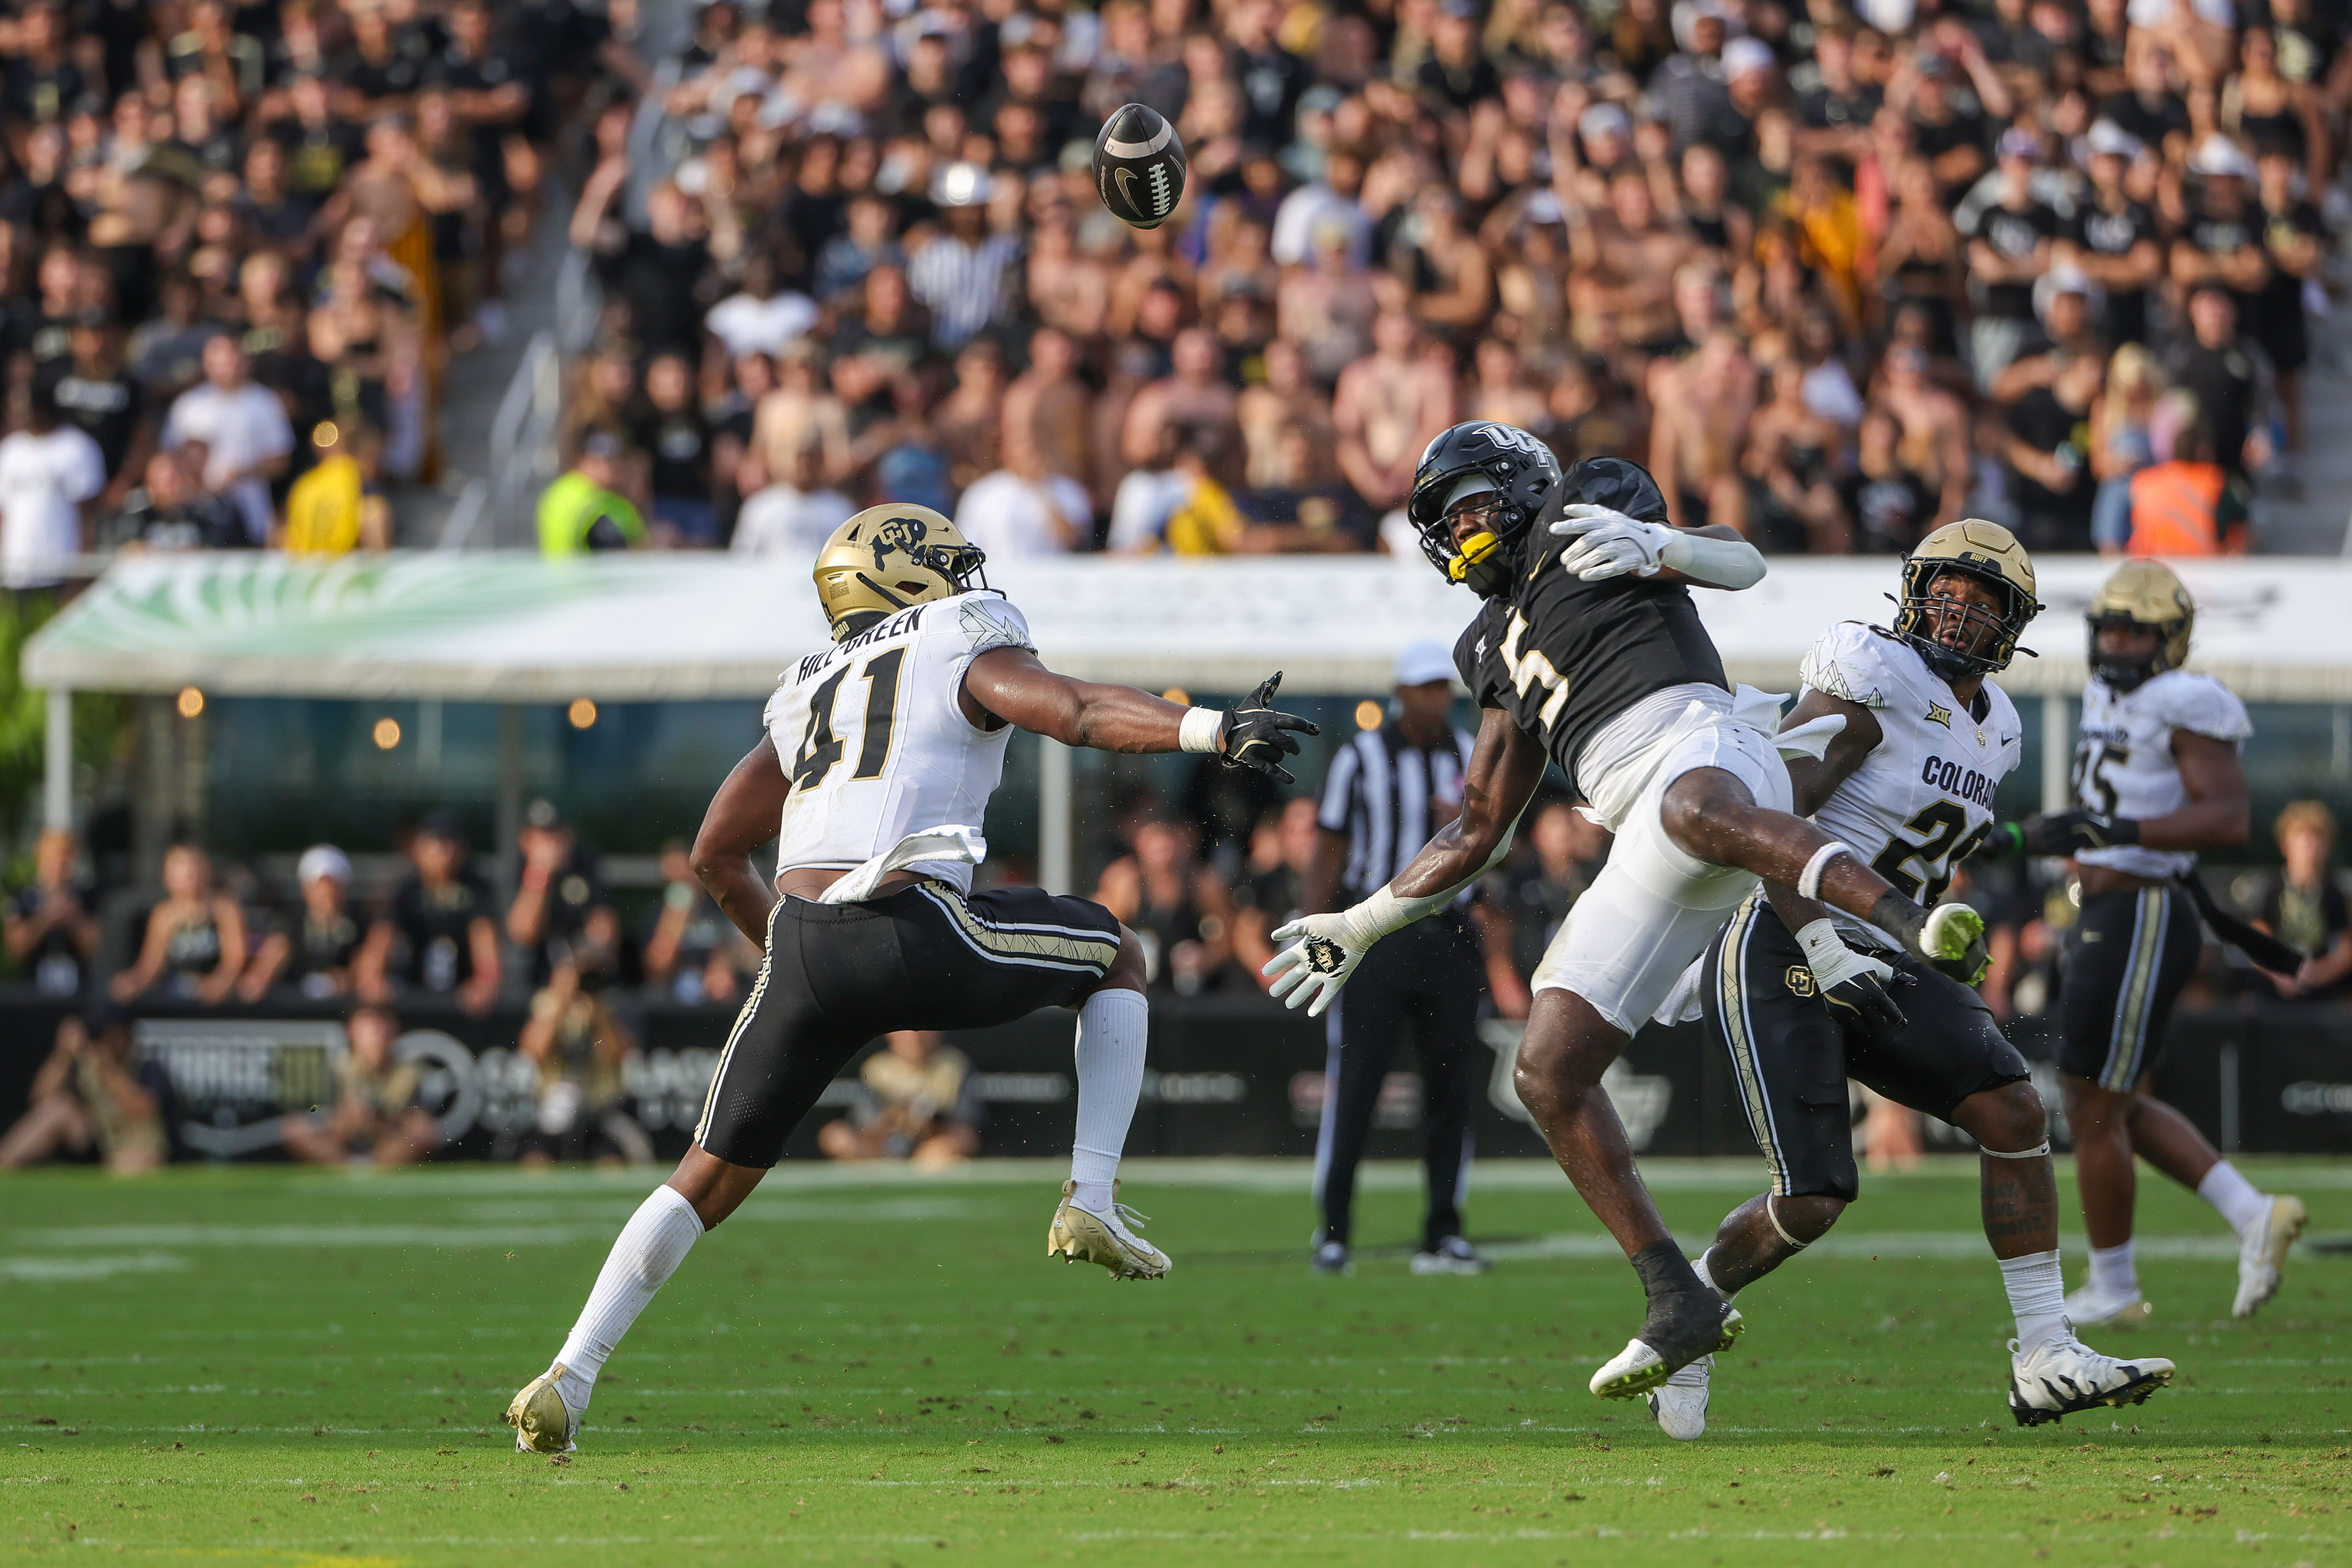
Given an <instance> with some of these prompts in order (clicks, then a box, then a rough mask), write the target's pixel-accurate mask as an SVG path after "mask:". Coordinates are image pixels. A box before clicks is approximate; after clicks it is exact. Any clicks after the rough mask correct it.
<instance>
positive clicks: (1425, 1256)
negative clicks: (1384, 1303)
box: [1412, 1236, 1495, 1274]
mask: <svg viewBox="0 0 2352 1568" xmlns="http://www.w3.org/2000/svg"><path fill="white" fill-rule="evenodd" d="M1494 1267H1495V1266H1494V1265H1493V1264H1492V1263H1489V1262H1488V1261H1487V1260H1486V1259H1485V1258H1481V1257H1479V1256H1478V1249H1477V1248H1476V1247H1473V1246H1471V1245H1470V1244H1469V1243H1468V1242H1466V1241H1465V1240H1463V1239H1462V1238H1461V1237H1458V1236H1449V1237H1446V1238H1445V1239H1444V1240H1443V1241H1441V1242H1439V1243H1438V1244H1437V1245H1436V1246H1435V1247H1431V1248H1430V1249H1429V1250H1428V1251H1426V1252H1416V1253H1414V1254H1413V1255H1412V1271H1413V1272H1414V1273H1415V1274H1484V1273H1486V1271H1487V1270H1488V1269H1490V1268H1494Z"/></svg>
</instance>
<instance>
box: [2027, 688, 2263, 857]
mask: <svg viewBox="0 0 2352 1568" xmlns="http://www.w3.org/2000/svg"><path fill="white" fill-rule="evenodd" d="M2175 730H2186V731H2189V733H2190V734H2192V735H2204V736H2208V737H2210V738H2211V739H2213V740H2216V741H2222V742H2228V743H2229V744H2230V745H2231V746H2234V747H2236V748H2238V749H2239V750H2241V751H2242V750H2244V749H2245V744H2246V737H2247V736H2249V735H2251V734H2252V733H2253V732H2254V726H2253V721H2252V720H2250V719H2249V718H2247V716H2246V705H2245V704H2244V703H2242V702H2241V701H2239V700H2238V698H2237V694H2236V693H2235V692H2233V691H2231V689H2229V688H2228V687H2226V686H2224V685H2222V684H2221V682H2220V681H2218V680H2216V679H2213V678H2212V677H2211V676H2210V675H2200V674H2198V673H2196V672H2195V671H2192V670H2187V669H2168V670H2166V671H2164V672H2163V673H2162V674H2161V675H2156V676H2152V677H2150V678H2149V679H2147V680H2144V681H2142V682H2140V683H2139V684H2138V685H2137V686H2136V687H2134V688H2132V689H2130V690H2129V691H2117V690H2116V689H2114V688H2113V687H2111V686H2109V685H2108V684H2107V683H2106V682H2105V681H2104V680H2101V679H2098V678H2096V677H2093V678H2092V680H2091V683H2090V685H2088V686H2086V687H2084V689H2083V728H2082V732H2081V734H2080V735H2079V736H2078V737H2077V738H2076V740H2075V742H2074V771H2073V773H2072V775H2071V778H2072V782H2073V784H2074V801H2075V804H2076V805H2082V806H2085V807H2088V808H2089V809H2090V810H2092V811H2095V812H2097V813H2098V814H2099V815H2100V816H2125V817H2129V818H2131V819H2132V820H2133V821H2135V822H2139V821H2145V820H2147V818H2148V817H2151V816H2168V815H2169V814H2170V813H2172V812H2176V811H2179V809H2180V808H2181V807H2182V806H2184V805H2188V804H2189V790H2188V787H2187V786H2186V785H2184V784H2182V783H2181V782H2180V764H2179V763H2178V762H2177V761H2175V760H2174V758H2173V755H2172V732H2173V731H2175ZM2076 858H2077V859H2078V860H2080V861H2081V862H2082V863H2083V864H2084V865H2085V866H2107V867H2112V868H2115V869H2116V870H2118V871H2125V872H2128V873H2129V874H2131V875H2132V876H2135V877H2158V878H2162V877H2174V876H2178V875H2179V874H2180V873H2181V872H2183V871H2186V870H2188V869H2189V868H2190V867H2191V866H2194V865H2196V864H2197V857H2196V855H2195V854H2194V853H2193V852H2191V851H2189V850H2183V849H2149V848H2147V847H2143V846H2141V845H2137V844H2119V845H2117V846H2116V847H2114V848H2112V849H2087V850H2084V852H2083V853H2082V854H2081V855H2079V856H2077V857H2076Z"/></svg>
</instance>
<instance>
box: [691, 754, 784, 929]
mask: <svg viewBox="0 0 2352 1568" xmlns="http://www.w3.org/2000/svg"><path fill="white" fill-rule="evenodd" d="M791 793H792V781H791V780H789V779H787V778H785V777H784V765H783V763H782V760H781V759H779V758H778V757H777V755H776V748H775V744H774V742H772V741H770V740H769V739H768V737H767V736H765V735H762V736H761V737H760V743H759V744H758V745H756V746H754V747H752V748H751V751H750V752H746V753H745V754H744V757H743V760H742V761H741V762H740V763H736V764H735V769H734V771H733V772H732V773H729V774H728V775H727V780H726V782H725V783H724V784H720V785H719V793H718V794H717V795H712V796H711V797H710V809H709V811H706V812H704V813H703V814H702V827H701V830H700V831H699V832H698V833H696V834H695V836H694V874H695V876H697V877H698V878H699V879H701V881H702V885H703V886H704V887H705V888H707V889H709V891H710V896H711V897H712V898H714V899H716V900H719V908H720V909H722V910H726V911H727V918H728V919H729V920H730V921H734V922H735V929H736V930H737V931H741V932H742V933H743V934H744V935H745V936H748V937H750V938H751V940H752V942H755V943H757V944H758V945H759V946H761V947H762V948H764V947H766V946H767V945H768V913H769V911H770V910H771V909H772V908H773V907H774V904H775V896H774V894H772V892H771V891H770V890H769V888H768V881H767V879H766V878H764V877H762V876H761V875H760V872H759V868H757V867H755V866H753V865H752V864H751V851H752V850H754V849H757V848H758V847H760V846H761V845H762V844H765V843H766V842H768V840H769V839H771V838H773V837H775V836H776V833H777V829H778V826H779V825H780V824H781V823H782V821H783V816H784V797H785V796H786V795H790V794H791Z"/></svg>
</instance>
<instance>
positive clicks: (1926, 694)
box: [1803, 621, 2025, 947]
mask: <svg viewBox="0 0 2352 1568" xmlns="http://www.w3.org/2000/svg"><path fill="white" fill-rule="evenodd" d="M1803 678H1804V682H1805V684H1806V685H1807V686H1810V687H1811V688H1812V689H1814V690H1816V691H1819V692H1821V693H1822V694H1823V695H1825V696H1829V697H1835V698H1839V699H1841V700H1844V701H1847V702H1855V703H1859V704H1861V705H1862V706H1863V707H1864V708H1867V709H1869V710H1871V712H1872V713H1873V714H1874V716H1875V717H1876V718H1877V720H1878V728H1879V733H1880V735H1881V736H1882V737H1883V738H1882V739H1881V740H1880V741H1879V743H1878V745H1877V746H1876V747H1875V748H1874V749H1873V750H1872V752H1871V753H1870V755H1869V756H1867V757H1865V758H1864V759H1863V762H1862V765H1861V766H1860V767H1858V768H1856V769H1854V771H1853V773H1849V774H1848V775H1846V778H1845V781H1844V782H1843V783H1842V784H1839V785H1838V787H1837V789H1836V790H1835V791H1834V792H1832V795H1830V798H1829V799H1828V800H1827V801H1826V802H1824V803H1823V804H1822V808H1821V809H1820V810H1819V811H1817V812H1815V813H1814V814H1813V820H1814V821H1815V822H1817V823H1819V824H1820V825H1821V827H1822V831H1823V832H1825V833H1827V834H1829V835H1830V836H1831V837H1833V838H1836V839H1837V840H1838V841H1839V842H1840V843H1843V844H1846V845H1850V846H1851V847H1853V849H1854V850H1855V851H1856V852H1857V853H1859V854H1860V855H1861V856H1862V858H1864V860H1867V861H1868V862H1870V868H1871V869H1872V870H1874V871H1876V872H1877V873H1878V874H1879V875H1880V876H1882V877H1884V878H1885V879H1887V880H1888V881H1889V882H1892V883H1893V884H1894V885H1895V891H1896V892H1899V893H1901V894H1902V895H1903V896H1904V897H1905V898H1907V899H1912V900H1916V901H1917V902H1919V903H1921V904H1925V905H1928V906H1930V907H1932V906H1933V905H1934V904H1935V903H1936V901H1937V900H1939V899H1941V898H1942V897H1943V896H1944V889H1945V888H1946V887H1947V886H1948V884H1949V883H1950V882H1951V879H1952V868H1953V867H1955V866H1957V865H1958V864H1959V863H1960V862H1961V861H1962V860H1965V859H1967V858H1968V857H1969V851H1971V850H1973V849H1974V848H1975V847H1977V841H1978V840H1979V839H1980V838H1982V837H1984V836H1985V832H1986V830H1987V829H1988V828H1990V826H1992V821H1993V792H1994V791H1995V790H1997V789H1999V788H2000V781H2001V780H2002V779H2003V778H2005V777H2006V776H2008V773H2009V771H2010V770H2011V768H2014V767H2015V766H2017V763H2018V759H2019V758H2020V757H2021V756H2022V755H2023V754H2024V745H2025V738H2024V730H2023V728H2022V726H2021V725H2020V724H2019V722H2018V718H2017V708H2016V706H2015V704H2013V703H2011V701H2010V700H2009V694H2008V693H2007V692H2005V691H2003V690H2001V689H2000V687H1998V686H1996V685H1994V684H1993V683H1992V682H1991V681H1990V680H1987V681H1986V682H1985V683H1984V686H1983V688H1982V689H1981V690H1980V691H1979V693H1978V698H1977V712H1980V713H1981V714H1982V715H1983V717H1981V718H1979V717H1977V714H1976V713H1973V712H1971V711H1970V710H1969V707H1968V705H1967V704H1966V703H1963V702H1962V701H1961V700H1959V699H1958V698H1957V697H1955V696H1954V695H1952V689H1951V687H1950V686H1949V685H1948V683H1947V682H1946V681H1945V679H1944V678H1943V677H1942V676H1939V675H1937V673H1936V672H1935V671H1934V670H1932V669H1930V668H1927V660H1926V659H1924V658H1921V657H1920V656H1919V651H1918V650H1917V649H1916V648H1915V647H1912V646H1911V645H1910V644H1908V643H1906V642H1905V641H1904V640H1903V639H1902V638H1900V637H1895V635H1894V634H1893V633H1891V632H1885V631H1881V630H1880V629H1879V628H1877V627H1876V626H1864V624H1863V623H1862V622H1860V621H1840V622H1839V623H1838V624H1837V625H1836V626H1832V627H1831V628H1830V629H1829V630H1828V631H1826V632H1824V633H1822V638H1821V640H1820V641H1819V642H1817V643H1815V644H1814V645H1813V649H1812V651H1811V653H1809V654H1807V655H1806V656H1805V663H1804V670H1803ZM1836 919H1837V921H1838V925H1839V929H1840V930H1841V931H1848V932H1860V933H1862V934H1863V935H1865V936H1868V937H1870V938H1872V939H1873V940H1874V941H1875V942H1878V943H1880V944H1881V945H1883V946H1886V947H1899V946H1900V945H1902V944H1901V943H1899V942H1896V941H1895V939H1894V938H1893V937H1891V936H1889V935H1887V934H1886V933H1885V931H1879V930H1878V929H1877V928H1876V927H1874V926H1871V925H1868V924H1865V923H1864V922H1863V921H1857V920H1855V919H1853V917H1852V916H1850V915H1846V914H1843V913H1840V914H1838V915H1837V917H1836Z"/></svg>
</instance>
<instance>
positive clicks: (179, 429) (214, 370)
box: [163, 333, 294, 544]
mask: <svg viewBox="0 0 2352 1568" xmlns="http://www.w3.org/2000/svg"><path fill="white" fill-rule="evenodd" d="M249 368H250V366H249V363H248V362H247V359H246V353H245V350H244V348H243V347H242V346H240V345H239V344H238V342H236V339H235V338H232V337H229V336H227V335H226V334H225V333H224V334H222V335H220V336H217V337H214V338H211V339H208V340H206V342H205V347H204V371H205V379H204V380H203V381H202V382H201V383H199V384H197V385H195V386H193V387H190V388H189V389H188V390H187V391H185V392H184V393H182V394H181V395H179V397H178V398H177V399H176V400H175V401H174V402H173V405H172V411H171V414H170V415H169V416H167V417H166V418H165V419H164V421H163V446H164V448H165V449H166V450H176V449H177V448H179V447H184V446H186V445H188V444H189V443H191V442H201V443H202V444H203V446H204V449H205V467H204V484H205V489H208V490H211V491H212V492H214V493H215V494H216V495H218V496H220V497H221V498H222V499H224V500H226V501H228V502H229V503H230V504H231V505H232V506H234V507H236V510H237V515H238V516H240V517H242V518H243V519H244V520H245V531H246V534H247V537H248V538H249V539H250V540H251V541H252V542H254V543H256V544H261V543H265V542H268V538H269V532H270V529H269V524H270V518H271V515H272V513H271V509H270V501H269V481H270V480H272V479H276V478H277V477H278V475H280V474H282V473H284V472H285V471H286V465H287V461H288V459H289V458H290V457H291V456H292V454H293V451H294V430H293V427H292V426H290V425H289V424H288V423H287V419H286V405H284V404H282V403H280V402H279V401H278V395H277V394H276V393H273V392H271V391H270V390H269V389H268V388H267V387H264V386H261V385H258V384H256V383H254V382H253V381H251V380H249V379H248V377H247V372H248V370H249Z"/></svg>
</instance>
